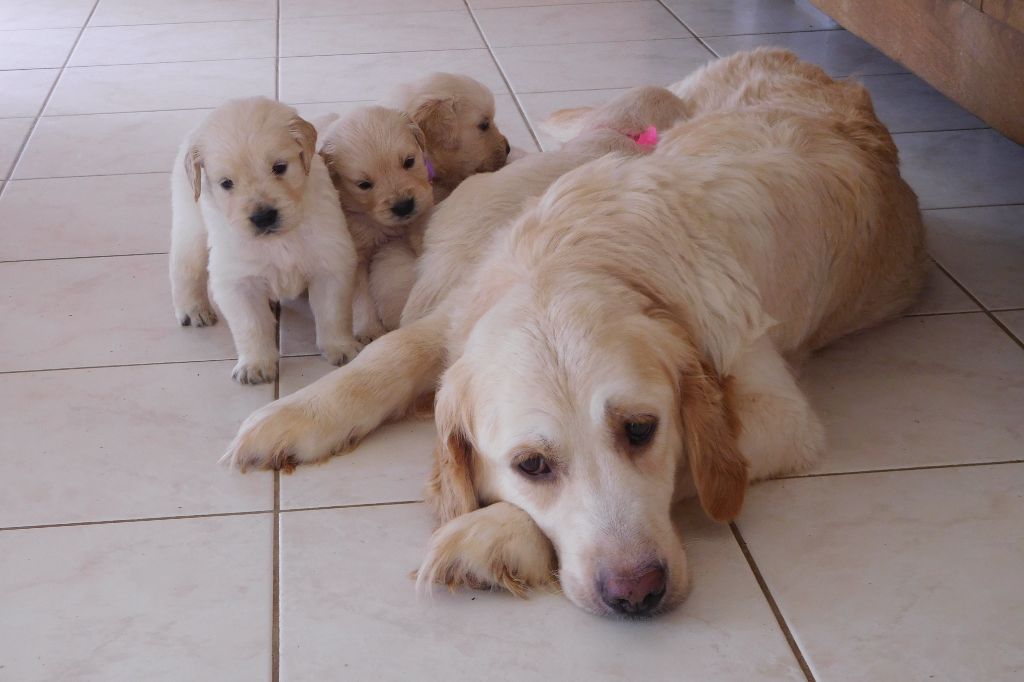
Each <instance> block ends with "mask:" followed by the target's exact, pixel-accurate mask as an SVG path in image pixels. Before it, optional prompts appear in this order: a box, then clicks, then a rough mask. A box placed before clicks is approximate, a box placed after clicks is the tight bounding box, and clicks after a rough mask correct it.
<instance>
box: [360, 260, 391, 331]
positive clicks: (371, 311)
mask: <svg viewBox="0 0 1024 682" xmlns="http://www.w3.org/2000/svg"><path fill="white" fill-rule="evenodd" d="M352 301H353V310H352V320H353V326H354V327H355V334H356V338H357V339H359V340H360V341H362V342H363V343H370V342H371V341H373V340H374V339H376V338H377V337H379V336H383V335H384V334H386V333H387V330H386V329H385V328H384V325H382V324H381V322H380V317H379V316H378V315H377V306H376V305H374V303H373V298H372V297H371V296H370V263H369V261H368V260H366V261H362V262H360V263H359V267H358V268H357V269H356V285H355V293H354V294H353V298H352Z"/></svg>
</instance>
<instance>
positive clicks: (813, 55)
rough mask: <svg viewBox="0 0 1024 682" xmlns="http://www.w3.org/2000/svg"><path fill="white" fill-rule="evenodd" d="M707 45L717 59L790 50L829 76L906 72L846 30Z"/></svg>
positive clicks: (719, 40) (717, 41) (747, 37)
mask: <svg viewBox="0 0 1024 682" xmlns="http://www.w3.org/2000/svg"><path fill="white" fill-rule="evenodd" d="M707 43H708V45H710V46H711V49H712V50H714V51H715V52H717V53H718V55H719V56H721V57H724V56H726V55H730V54H733V53H734V52H739V51H741V50H753V49H754V48H756V47H763V46H768V45H771V46H774V47H785V48H788V49H790V50H793V51H794V52H796V53H797V54H798V55H800V56H801V57H802V58H804V59H807V60H809V61H812V62H815V63H816V64H818V65H820V66H821V68H823V69H825V71H827V72H828V73H829V74H831V75H832V76H869V75H873V74H883V73H906V72H907V69H906V68H905V67H904V66H902V65H901V64H898V63H896V62H894V61H892V60H891V59H889V58H888V57H886V56H885V55H884V54H882V53H881V52H879V51H878V50H876V49H875V48H873V47H871V45H869V44H868V43H866V42H864V41H863V40H861V39H860V38H858V37H857V36H855V35H853V34H852V33H848V32H846V31H805V32H801V33H772V34H765V35H742V36H727V37H722V38H708V40H707Z"/></svg>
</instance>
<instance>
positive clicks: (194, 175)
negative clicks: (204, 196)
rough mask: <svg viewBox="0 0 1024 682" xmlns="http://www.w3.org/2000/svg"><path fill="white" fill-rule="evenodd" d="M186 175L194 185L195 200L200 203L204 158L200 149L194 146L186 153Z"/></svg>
mask: <svg viewBox="0 0 1024 682" xmlns="http://www.w3.org/2000/svg"><path fill="white" fill-rule="evenodd" d="M185 175H186V176H188V181H189V182H190V183H192V193H193V195H194V199H195V200H196V201H199V195H200V193H202V191H203V157H202V156H201V155H200V153H199V147H197V146H196V145H192V146H191V147H189V148H188V151H187V152H185Z"/></svg>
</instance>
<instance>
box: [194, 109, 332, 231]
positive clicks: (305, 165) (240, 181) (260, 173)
mask: <svg viewBox="0 0 1024 682" xmlns="http://www.w3.org/2000/svg"><path fill="white" fill-rule="evenodd" d="M315 146H316V130H315V129H314V128H313V126H312V125H310V124H309V123H308V122H306V121H305V120H303V119H302V118H300V117H299V115H298V114H297V113H296V112H295V110H294V109H292V108H291V107H289V106H286V105H284V104H280V103H278V102H275V101H273V100H270V99H267V98H265V97H253V98H249V99H239V100H233V101H231V102H228V103H227V104H224V105H223V106H221V107H219V108H218V109H216V110H215V111H214V112H213V113H211V114H210V116H209V118H207V119H206V121H205V122H204V123H203V124H202V126H200V128H199V129H198V130H197V132H196V134H195V136H194V137H193V140H192V145H191V146H190V147H189V149H188V150H187V153H186V154H185V171H186V173H187V175H188V179H189V182H191V184H192V187H193V190H194V192H195V198H196V201H198V200H199V197H200V196H201V194H202V193H204V192H206V193H209V197H210V200H211V201H212V202H213V203H214V205H215V206H216V207H217V209H218V210H219V211H220V212H221V213H222V214H223V215H224V216H226V217H227V220H228V223H229V224H230V225H231V226H232V227H233V228H234V229H237V230H239V231H240V232H242V233H243V234H246V235H257V236H265V235H269V234H278V233H283V232H287V231H288V230H291V229H293V228H294V227H295V226H297V225H298V224H300V223H301V222H302V199H303V196H304V193H305V187H306V180H307V176H308V175H309V170H310V164H311V163H312V162H313V155H314V148H315Z"/></svg>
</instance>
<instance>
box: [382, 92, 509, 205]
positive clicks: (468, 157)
mask: <svg viewBox="0 0 1024 682" xmlns="http://www.w3.org/2000/svg"><path fill="white" fill-rule="evenodd" d="M388 103H389V104H390V105H391V106H394V107H395V108H397V109H400V110H401V111H404V112H405V113H406V114H407V115H408V116H409V117H410V118H412V120H413V121H414V122H415V123H416V125H418V126H419V127H420V129H421V130H422V131H423V134H424V135H425V136H426V149H427V158H428V160H429V162H430V165H431V168H432V169H433V181H434V200H435V201H438V202H440V201H441V200H442V199H444V198H445V197H447V196H448V195H449V194H451V193H452V190H454V189H455V188H456V187H458V185H459V183H460V182H462V181H463V180H465V179H466V178H468V177H469V176H470V175H473V174H474V173H483V172H489V171H496V170H498V169H499V168H501V167H502V166H504V165H505V161H506V159H507V158H508V155H509V152H510V151H511V150H512V148H511V147H510V146H509V143H508V140H507V139H506V138H505V136H504V135H502V134H501V131H500V130H498V126H497V125H496V124H495V123H494V95H492V94H491V91H490V90H488V89H487V87H486V86H485V85H484V84H483V83H480V82H479V81H476V80H474V79H472V78H470V77H469V76H462V75H459V74H454V73H434V74H431V75H430V76H428V77H426V78H424V79H421V80H418V81H416V82H415V83H408V84H405V85H402V86H399V87H398V88H397V89H396V91H395V92H394V93H393V94H392V95H391V97H390V98H389V99H388Z"/></svg>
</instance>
